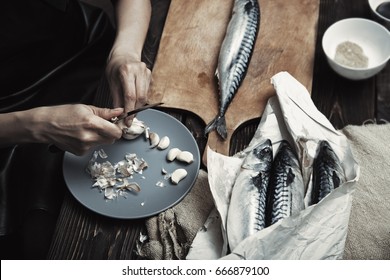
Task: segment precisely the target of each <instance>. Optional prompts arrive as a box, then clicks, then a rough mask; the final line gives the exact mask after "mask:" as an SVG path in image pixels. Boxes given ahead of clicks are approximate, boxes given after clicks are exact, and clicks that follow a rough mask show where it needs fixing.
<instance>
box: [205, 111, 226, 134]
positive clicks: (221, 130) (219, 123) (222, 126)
mask: <svg viewBox="0 0 390 280" xmlns="http://www.w3.org/2000/svg"><path fill="white" fill-rule="evenodd" d="M214 129H216V130H217V132H218V134H219V135H220V136H221V137H222V138H223V139H226V138H227V130H226V121H225V117H224V116H217V117H216V118H215V119H214V120H212V121H211V122H210V123H209V124H208V125H207V126H206V128H205V134H206V135H207V134H208V133H209V132H210V131H212V130H214Z"/></svg>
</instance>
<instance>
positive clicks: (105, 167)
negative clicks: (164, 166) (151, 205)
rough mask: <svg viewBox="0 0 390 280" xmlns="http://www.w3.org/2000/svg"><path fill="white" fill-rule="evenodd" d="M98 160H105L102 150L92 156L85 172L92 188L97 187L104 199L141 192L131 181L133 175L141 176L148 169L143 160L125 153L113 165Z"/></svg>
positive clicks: (136, 184)
mask: <svg viewBox="0 0 390 280" xmlns="http://www.w3.org/2000/svg"><path fill="white" fill-rule="evenodd" d="M98 158H102V159H106V158H107V154H106V153H105V152H104V150H103V149H100V150H99V151H95V152H94V153H93V154H92V158H91V159H90V161H89V162H88V166H87V169H86V171H87V173H88V174H89V175H90V176H91V178H92V179H93V181H94V182H93V185H92V187H97V188H98V189H99V190H100V191H101V192H103V193H104V197H105V198H106V199H115V198H117V197H118V196H126V193H127V191H130V192H139V191H140V190H141V188H140V186H139V185H138V183H136V182H134V181H132V179H133V175H134V174H135V173H138V174H142V172H143V170H144V169H145V168H147V167H148V164H147V162H146V161H145V160H144V159H143V158H138V157H137V155H136V154H134V153H127V154H125V156H124V159H123V160H121V161H119V162H117V163H115V164H112V163H111V162H110V161H105V162H102V163H100V162H98Z"/></svg>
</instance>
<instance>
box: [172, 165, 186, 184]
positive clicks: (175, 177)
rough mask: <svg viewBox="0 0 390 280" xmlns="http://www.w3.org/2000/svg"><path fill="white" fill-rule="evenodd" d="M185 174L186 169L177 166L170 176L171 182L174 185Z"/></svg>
mask: <svg viewBox="0 0 390 280" xmlns="http://www.w3.org/2000/svg"><path fill="white" fill-rule="evenodd" d="M186 176H187V171H186V170H185V169H184V168H179V169H176V170H175V171H173V173H172V176H171V182H172V183H173V184H175V185H177V184H179V182H180V181H181V180H183V179H184V178H185V177H186Z"/></svg>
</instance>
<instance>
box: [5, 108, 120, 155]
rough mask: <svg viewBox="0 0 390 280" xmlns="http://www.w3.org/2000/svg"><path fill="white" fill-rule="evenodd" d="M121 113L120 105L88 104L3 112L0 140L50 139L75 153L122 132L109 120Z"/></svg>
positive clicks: (44, 140)
mask: <svg viewBox="0 0 390 280" xmlns="http://www.w3.org/2000/svg"><path fill="white" fill-rule="evenodd" d="M122 113H123V109H122V108H117V109H105V108H98V107H94V106H88V105H82V104H77V105H60V106H52V107H38V108H34V109H31V110H27V111H19V112H14V113H8V114H3V115H1V116H0V128H5V127H7V128H8V129H7V130H6V133H4V130H3V132H0V143H2V144H10V143H13V144H15V143H28V142H33V143H34V142H35V143H50V144H54V145H55V146H57V147H58V148H60V149H62V150H64V151H69V152H71V153H73V154H75V155H82V154H84V153H86V152H87V151H88V150H89V149H91V148H93V147H94V146H97V145H101V144H111V143H113V142H114V141H115V140H117V139H119V138H120V137H121V136H122V130H121V129H120V128H119V127H118V126H117V125H115V124H113V123H111V122H110V121H109V120H110V119H111V118H113V117H117V116H119V115H121V114H122Z"/></svg>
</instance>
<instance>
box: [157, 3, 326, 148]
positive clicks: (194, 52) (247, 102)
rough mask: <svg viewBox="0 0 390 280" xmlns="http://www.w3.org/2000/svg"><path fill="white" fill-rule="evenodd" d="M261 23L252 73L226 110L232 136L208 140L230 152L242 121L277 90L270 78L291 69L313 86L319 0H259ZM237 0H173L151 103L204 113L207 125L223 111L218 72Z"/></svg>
mask: <svg viewBox="0 0 390 280" xmlns="http://www.w3.org/2000/svg"><path fill="white" fill-rule="evenodd" d="M259 4H260V10H261V23H260V30H259V35H258V38H257V41H256V44H255V50H254V53H253V56H252V60H251V62H250V65H249V69H248V73H247V75H246V78H245V80H244V81H243V83H242V85H241V87H240V88H239V91H238V92H237V94H236V96H235V98H234V100H233V102H232V103H231V105H230V107H229V109H228V111H227V113H226V123H227V129H228V139H227V140H225V141H223V140H222V139H221V138H219V136H217V134H216V132H215V131H213V132H211V133H210V134H209V136H208V145H209V146H210V147H211V148H212V149H214V150H216V151H218V152H220V153H222V154H225V155H228V154H229V145H230V139H231V135H232V134H233V132H234V131H235V130H236V129H237V127H239V126H240V125H241V124H242V123H244V122H246V121H248V120H251V119H254V118H258V117H260V116H261V114H262V112H263V109H264V107H265V105H266V102H267V100H268V98H269V97H270V96H272V95H273V94H274V89H273V87H272V85H271V84H270V78H271V77H272V76H273V75H275V74H276V73H278V72H280V71H288V72H289V73H290V74H292V75H293V76H294V77H295V78H297V79H298V80H299V81H300V82H301V83H302V84H303V85H304V86H306V87H307V88H309V89H310V88H311V85H312V76H313V64H314V51H315V36H316V30H317V20H318V9H319V1H317V0H305V1H302V0H289V1H284V0H274V1H261V0H260V1H259ZM232 7H233V0H214V1H208V0H196V1H185V0H172V1H171V5H170V9H169V13H168V16H167V19H166V23H165V27H164V32H163V34H162V38H161V42H160V48H159V51H158V55H157V58H156V61H155V65H154V69H153V83H152V87H151V92H152V95H151V102H158V101H162V102H164V103H165V106H166V107H169V108H176V109H183V110H188V111H191V112H193V113H194V114H196V115H198V116H199V117H200V118H201V119H202V120H203V121H204V122H205V123H206V124H207V123H209V122H210V121H211V120H212V119H213V118H214V117H215V115H216V114H217V111H218V104H219V101H218V99H219V94H218V86H217V81H216V79H215V77H214V73H215V69H216V66H217V60H218V54H219V50H220V46H221V44H222V41H223V38H224V36H225V32H226V28H227V25H228V23H229V20H230V16H231V11H232Z"/></svg>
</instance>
